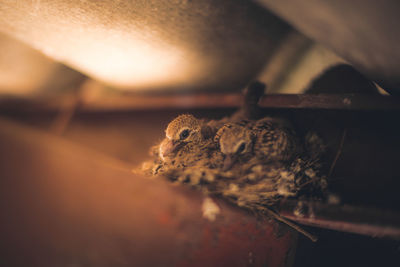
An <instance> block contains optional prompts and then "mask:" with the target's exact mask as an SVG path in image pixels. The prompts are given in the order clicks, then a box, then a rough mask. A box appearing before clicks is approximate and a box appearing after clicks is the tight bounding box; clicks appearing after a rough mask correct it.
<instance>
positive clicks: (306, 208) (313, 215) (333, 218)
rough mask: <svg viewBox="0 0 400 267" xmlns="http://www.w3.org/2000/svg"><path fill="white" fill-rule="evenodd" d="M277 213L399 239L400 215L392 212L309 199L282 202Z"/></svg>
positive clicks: (333, 227)
mask: <svg viewBox="0 0 400 267" xmlns="http://www.w3.org/2000/svg"><path fill="white" fill-rule="evenodd" d="M279 212H280V214H281V215H282V216H284V217H286V218H288V219H290V220H292V221H295V222H297V223H301V224H304V225H309V226H314V227H320V228H326V229H331V230H336V231H343V232H349V233H355V234H361V235H368V236H372V237H388V238H393V239H397V240H400V214H399V213H397V212H394V211H387V210H385V211H383V210H378V209H376V208H366V207H358V206H350V205H329V204H322V203H319V202H312V201H285V202H284V203H282V204H281V206H280V208H279Z"/></svg>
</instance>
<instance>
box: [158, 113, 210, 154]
mask: <svg viewBox="0 0 400 267" xmlns="http://www.w3.org/2000/svg"><path fill="white" fill-rule="evenodd" d="M202 124H203V123H202V121H201V120H199V119H197V118H195V117H194V116H192V115H190V114H184V115H180V116H178V117H176V118H175V119H174V120H172V121H171V122H170V123H169V124H168V126H167V129H166V130H165V139H164V141H162V143H161V145H160V156H161V158H164V157H166V156H169V155H171V154H173V153H175V152H176V151H177V150H179V149H180V148H181V147H183V146H184V145H186V144H188V143H192V142H193V143H199V142H201V140H202V138H203V137H202V133H201V131H202Z"/></svg>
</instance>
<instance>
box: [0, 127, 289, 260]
mask: <svg viewBox="0 0 400 267" xmlns="http://www.w3.org/2000/svg"><path fill="white" fill-rule="evenodd" d="M0 147H1V150H0V151H1V152H0V213H1V214H2V220H1V222H0V234H1V236H2V239H1V241H0V242H1V243H0V258H1V261H2V263H3V264H5V266H288V265H290V264H291V262H292V259H293V253H292V252H293V251H294V248H295V244H296V238H297V234H296V233H293V232H292V231H291V230H288V229H287V228H286V227H285V226H283V225H277V223H275V222H268V221H265V220H258V219H256V218H255V217H254V216H251V215H250V214H248V213H246V212H244V211H241V210H239V209H237V208H235V207H232V206H230V205H228V204H226V203H224V202H223V201H221V200H215V202H216V203H217V205H218V207H219V209H220V213H219V214H217V217H216V219H215V220H214V221H210V220H208V219H206V218H204V217H203V211H202V209H203V203H204V196H202V195H201V194H200V193H199V192H195V191H192V190H190V189H186V188H180V187H173V186H171V185H169V184H167V183H165V182H163V181H155V180H150V179H145V178H143V177H139V176H135V175H133V174H132V173H131V172H130V166H126V165H125V164H123V163H121V162H119V161H117V160H115V159H112V158H108V157H105V156H102V155H99V154H97V153H95V152H93V151H89V150H85V149H82V148H80V147H78V146H76V145H74V144H71V143H68V142H66V141H65V140H62V139H60V138H56V137H54V136H50V135H47V134H45V133H42V132H38V131H34V130H32V129H29V128H27V127H23V126H20V125H17V124H14V123H11V122H9V121H5V120H0Z"/></svg>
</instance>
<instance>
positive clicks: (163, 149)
mask: <svg viewBox="0 0 400 267" xmlns="http://www.w3.org/2000/svg"><path fill="white" fill-rule="evenodd" d="M180 144H181V142H179V141H175V140H170V139H168V138H165V139H164V141H162V142H161V145H160V157H161V158H164V157H167V156H168V155H170V154H171V153H174V152H175V151H176V150H177V149H178V148H179V146H180Z"/></svg>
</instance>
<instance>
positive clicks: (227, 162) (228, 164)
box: [222, 154, 237, 171]
mask: <svg viewBox="0 0 400 267" xmlns="http://www.w3.org/2000/svg"><path fill="white" fill-rule="evenodd" d="M236 160H237V155H235V154H227V155H225V159H224V166H223V167H222V168H223V169H222V170H223V171H229V170H230V169H231V168H232V166H233V164H235V162H236Z"/></svg>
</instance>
